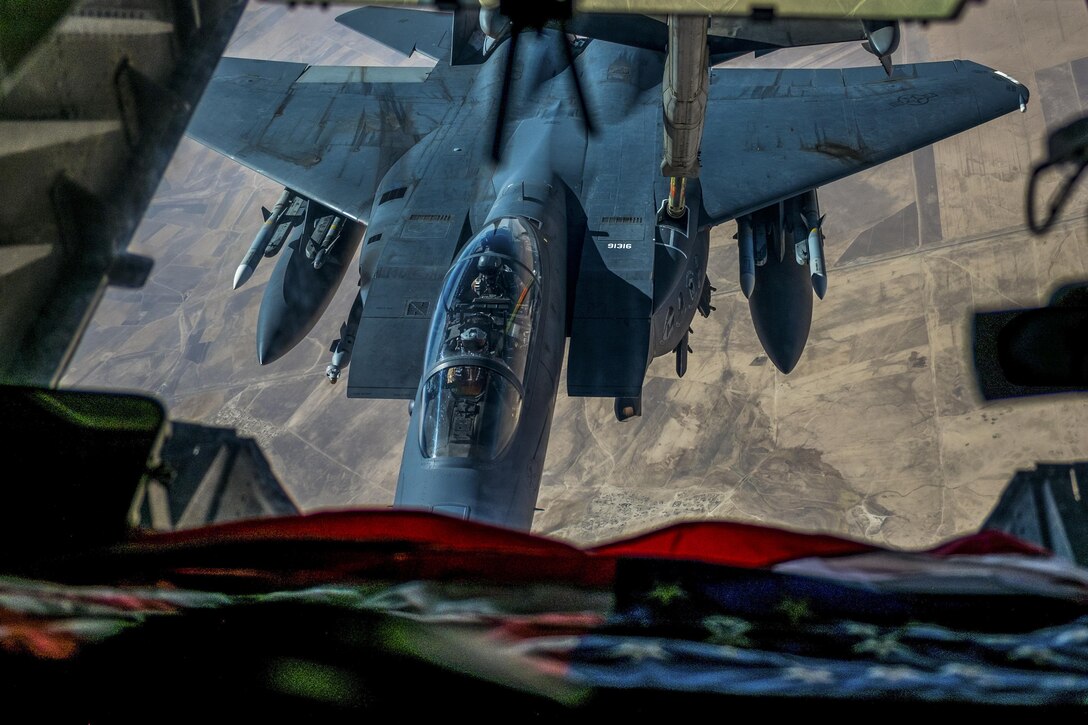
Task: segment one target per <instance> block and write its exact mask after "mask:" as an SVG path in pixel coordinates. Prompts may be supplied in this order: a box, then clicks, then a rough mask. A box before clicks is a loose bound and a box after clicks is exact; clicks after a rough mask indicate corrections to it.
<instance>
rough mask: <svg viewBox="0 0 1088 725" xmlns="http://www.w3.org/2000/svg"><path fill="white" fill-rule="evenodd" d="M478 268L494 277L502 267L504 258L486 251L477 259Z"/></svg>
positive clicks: (484, 273) (486, 274) (488, 275)
mask: <svg viewBox="0 0 1088 725" xmlns="http://www.w3.org/2000/svg"><path fill="white" fill-rule="evenodd" d="M476 269H477V270H479V272H480V274H482V275H484V276H486V277H494V276H495V275H496V274H498V273H499V270H501V269H502V258H501V257H500V256H499V255H497V254H493V253H491V252H485V253H484V254H483V255H481V256H480V258H479V259H478V260H477V261H476Z"/></svg>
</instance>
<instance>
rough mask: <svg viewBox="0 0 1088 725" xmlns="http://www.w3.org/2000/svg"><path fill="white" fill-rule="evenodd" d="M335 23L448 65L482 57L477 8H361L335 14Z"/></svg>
mask: <svg viewBox="0 0 1088 725" xmlns="http://www.w3.org/2000/svg"><path fill="white" fill-rule="evenodd" d="M336 22H338V23H340V24H341V25H344V26H346V27H348V28H351V29H352V30H354V31H355V32H357V33H360V34H362V35H365V36H367V37H368V38H373V39H374V40H376V41H378V42H379V43H381V44H382V45H384V46H387V47H389V48H392V49H393V50H396V51H398V52H400V53H402V54H403V55H405V56H409V55H411V54H412V53H413V52H416V53H422V54H423V55H425V56H427V57H428V58H433V59H434V60H437V61H445V62H448V63H449V64H450V65H464V64H470V63H479V62H480V61H482V60H483V54H482V52H481V49H482V48H483V33H482V32H481V31H480V29H479V28H480V24H479V10H460V11H458V12H457V13H456V15H455V14H454V13H446V12H429V11H426V10H421V9H415V8H383V7H362V8H358V9H356V10H352V11H350V12H346V13H344V14H343V15H340V16H338V17H337V18H336Z"/></svg>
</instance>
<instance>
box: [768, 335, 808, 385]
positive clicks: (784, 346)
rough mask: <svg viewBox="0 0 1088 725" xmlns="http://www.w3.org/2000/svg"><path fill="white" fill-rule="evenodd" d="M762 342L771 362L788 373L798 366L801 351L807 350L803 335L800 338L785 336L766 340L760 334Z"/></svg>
mask: <svg viewBox="0 0 1088 725" xmlns="http://www.w3.org/2000/svg"><path fill="white" fill-rule="evenodd" d="M760 342H762V343H763V350H764V352H766V353H767V357H768V358H770V360H771V362H773V363H774V366H775V367H776V368H778V369H779V370H781V371H782V372H783V373H785V374H787V375H788V374H790V373H791V372H793V369H794V368H795V367H797V361H798V360H800V359H801V353H802V352H804V351H805V338H803V337H802V338H800V339H796V338H794V339H789V338H788V337H783V338H779V339H772V340H764V339H763V337H762V336H760Z"/></svg>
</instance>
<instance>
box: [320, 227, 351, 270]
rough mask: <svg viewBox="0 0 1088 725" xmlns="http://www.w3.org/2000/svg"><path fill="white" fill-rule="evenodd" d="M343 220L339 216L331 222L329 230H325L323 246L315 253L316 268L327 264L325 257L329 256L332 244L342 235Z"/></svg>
mask: <svg viewBox="0 0 1088 725" xmlns="http://www.w3.org/2000/svg"><path fill="white" fill-rule="evenodd" d="M343 220H344V218H343V217H340V216H338V217H336V218H335V219H333V220H332V223H331V224H329V228H328V231H326V232H325V238H324V239H322V240H321V248H320V249H318V251H317V254H315V255H314V269H321V265H323V264H325V258H326V257H327V256H329V252H330V251H331V250H332V245H334V244H336V239H337V237H339V236H340V223H341V222H342V221H343Z"/></svg>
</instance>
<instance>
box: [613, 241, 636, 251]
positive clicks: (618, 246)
mask: <svg viewBox="0 0 1088 725" xmlns="http://www.w3.org/2000/svg"><path fill="white" fill-rule="evenodd" d="M634 246H635V245H633V244H631V242H609V243H608V248H609V249H633V248H634Z"/></svg>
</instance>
